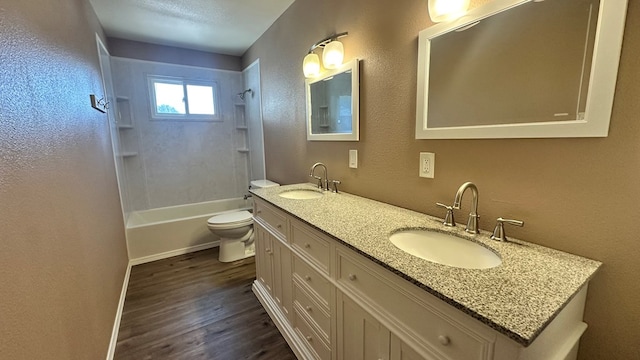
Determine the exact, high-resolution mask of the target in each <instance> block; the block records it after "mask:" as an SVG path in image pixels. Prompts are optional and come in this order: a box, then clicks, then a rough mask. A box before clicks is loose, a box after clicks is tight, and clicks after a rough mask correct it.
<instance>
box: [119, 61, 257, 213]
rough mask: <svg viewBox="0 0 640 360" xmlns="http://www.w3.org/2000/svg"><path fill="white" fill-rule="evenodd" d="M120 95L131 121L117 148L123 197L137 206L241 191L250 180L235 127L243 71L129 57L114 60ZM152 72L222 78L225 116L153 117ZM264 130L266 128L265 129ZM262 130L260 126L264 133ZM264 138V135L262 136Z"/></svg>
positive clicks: (243, 133)
mask: <svg viewBox="0 0 640 360" xmlns="http://www.w3.org/2000/svg"><path fill="white" fill-rule="evenodd" d="M112 67H113V80H114V87H115V95H116V97H119V101H118V107H119V110H120V113H121V114H123V116H122V119H120V120H119V121H120V124H125V125H127V122H128V121H129V119H128V118H129V116H127V115H126V112H127V111H126V110H127V109H126V107H128V106H130V109H131V116H130V119H131V120H130V122H131V127H126V126H125V127H121V128H120V130H119V132H118V133H119V135H120V139H121V141H120V142H121V147H122V148H121V149H120V150H119V154H120V156H122V162H123V163H124V170H125V171H124V174H123V179H122V180H124V187H125V194H126V195H125V196H127V197H128V199H129V201H128V202H124V203H128V204H129V206H130V209H125V211H127V212H128V211H136V210H145V209H153V208H159V207H166V206H173V205H183V204H191V203H198V202H203V201H210V200H218V199H226V198H232V197H240V196H242V195H243V194H245V193H246V189H247V186H248V183H249V175H248V173H249V170H248V169H249V163H248V161H249V154H248V153H246V152H241V151H238V150H239V149H243V148H247V147H248V144H247V143H246V141H247V140H246V137H247V136H246V131H244V130H238V129H237V127H236V116H237V114H236V108H238V106H236V105H237V104H238V103H239V102H241V101H240V99H239V97H238V96H237V93H239V92H240V91H242V90H241V88H242V85H243V84H242V73H241V72H237V71H227V70H213V69H206V68H197V67H189V66H181V65H173V64H165V63H156V62H150V61H140V60H133V59H126V58H116V57H114V58H112ZM147 75H162V76H174V77H184V78H188V79H199V80H213V81H215V82H217V84H218V91H219V95H220V98H219V100H220V101H219V105H220V110H221V114H222V120H223V121H221V122H203V121H184V120H152V119H151V106H150V105H149V91H148V85H147ZM260 130H261V129H260ZM260 133H261V131H260ZM260 136H261V134H260Z"/></svg>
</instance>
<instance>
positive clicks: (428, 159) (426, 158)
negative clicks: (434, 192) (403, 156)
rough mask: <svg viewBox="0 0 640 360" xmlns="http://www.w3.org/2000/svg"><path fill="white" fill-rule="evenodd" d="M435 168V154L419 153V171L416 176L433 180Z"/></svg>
mask: <svg viewBox="0 0 640 360" xmlns="http://www.w3.org/2000/svg"><path fill="white" fill-rule="evenodd" d="M435 167H436V154H434V153H428V152H421V153H420V169H419V172H418V175H419V176H420V177H425V178H430V179H433V177H434V175H435Z"/></svg>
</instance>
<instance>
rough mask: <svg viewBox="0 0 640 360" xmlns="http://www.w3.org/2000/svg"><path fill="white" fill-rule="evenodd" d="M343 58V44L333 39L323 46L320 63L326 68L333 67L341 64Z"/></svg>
mask: <svg viewBox="0 0 640 360" xmlns="http://www.w3.org/2000/svg"><path fill="white" fill-rule="evenodd" d="M343 59H344V46H343V45H342V43H341V42H340V41H338V40H334V41H332V42H330V43H328V44H327V45H325V47H324V51H322V64H323V65H324V67H325V68H326V69H335V68H337V67H339V66H340V65H342V60H343Z"/></svg>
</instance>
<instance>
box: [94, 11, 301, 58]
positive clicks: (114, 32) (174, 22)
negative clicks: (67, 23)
mask: <svg viewBox="0 0 640 360" xmlns="http://www.w3.org/2000/svg"><path fill="white" fill-rule="evenodd" d="M89 1H90V2H91V4H92V5H93V8H94V9H95V12H96V14H97V15H98V19H99V20H100V23H101V24H102V27H103V28H104V31H105V33H106V34H107V36H109V37H117V38H122V39H128V40H135V41H143V42H148V43H153V44H160V45H170V46H177V47H183V48H187V49H195V50H203V51H209V52H215V53H220V54H227V55H236V56H240V55H242V54H244V52H245V51H246V50H247V49H248V48H249V47H250V46H251V45H252V44H253V43H254V42H255V41H256V40H257V39H258V38H259V37H260V36H261V35H262V34H263V33H264V32H265V31H266V30H267V29H268V28H269V26H271V24H273V23H274V22H275V21H276V19H278V17H280V15H281V14H282V13H283V12H284V11H285V10H286V9H287V8H288V7H289V5H291V4H292V3H293V2H294V0H89Z"/></svg>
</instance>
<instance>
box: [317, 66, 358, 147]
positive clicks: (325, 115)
mask: <svg viewBox="0 0 640 360" xmlns="http://www.w3.org/2000/svg"><path fill="white" fill-rule="evenodd" d="M305 87H306V98H307V140H321V141H358V140H359V139H360V131H359V112H360V111H359V98H360V81H359V76H358V59H353V60H351V61H349V62H348V63H346V64H344V65H342V66H341V67H339V68H337V69H333V70H327V71H326V72H325V73H323V74H322V75H321V76H319V77H317V78H313V79H306V80H305Z"/></svg>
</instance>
